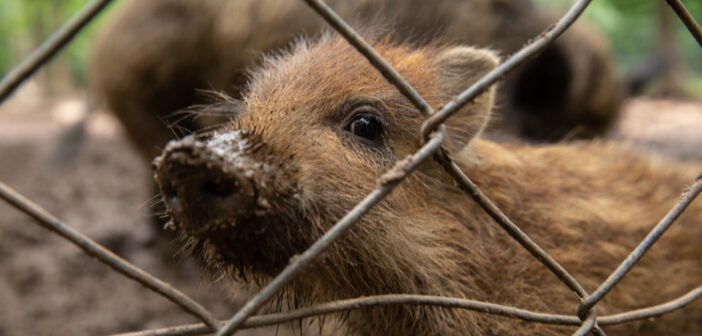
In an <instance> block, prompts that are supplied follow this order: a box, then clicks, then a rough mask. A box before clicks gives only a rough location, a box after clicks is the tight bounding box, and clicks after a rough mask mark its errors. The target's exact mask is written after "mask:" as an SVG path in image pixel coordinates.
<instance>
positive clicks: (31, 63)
mask: <svg viewBox="0 0 702 336" xmlns="http://www.w3.org/2000/svg"><path fill="white" fill-rule="evenodd" d="M110 2H112V0H93V1H92V2H90V3H89V4H87V5H85V6H84V7H83V8H81V10H80V11H79V12H78V14H76V15H75V16H74V17H72V18H71V19H70V20H68V22H66V23H65V24H64V25H63V26H61V27H60V28H59V29H58V30H56V32H55V33H53V34H52V35H51V36H50V37H49V38H48V39H47V40H46V41H45V42H44V43H42V44H41V45H40V46H39V47H38V48H37V49H36V50H34V51H33V52H32V53H31V54H29V56H27V57H26V58H24V60H23V61H22V62H21V63H20V64H19V65H17V66H15V67H14V68H13V69H12V70H11V71H10V72H9V73H8V74H7V75H5V77H3V78H2V80H0V104H1V103H2V102H3V101H5V99H7V98H8V97H9V96H10V94H12V92H13V91H14V90H15V89H16V88H18V87H19V86H20V84H22V82H23V81H24V80H25V79H27V78H29V77H30V76H31V75H32V74H33V73H34V72H35V71H37V69H39V68H40V67H41V66H42V65H44V64H45V63H46V62H47V61H48V60H50V59H51V58H52V57H53V56H54V55H56V53H58V52H59V51H60V50H61V49H62V48H63V47H64V46H66V45H67V44H68V43H69V42H71V40H72V39H73V37H75V36H76V34H78V33H79V32H80V31H81V30H82V29H83V28H84V27H85V26H86V25H87V24H88V23H90V21H91V20H92V19H93V18H95V16H96V15H98V14H99V13H100V12H101V11H102V10H103V9H104V8H105V7H106V6H107V5H108V4H110Z"/></svg>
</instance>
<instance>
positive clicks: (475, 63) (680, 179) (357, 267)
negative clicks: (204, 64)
mask: <svg viewBox="0 0 702 336" xmlns="http://www.w3.org/2000/svg"><path fill="white" fill-rule="evenodd" d="M374 41H375V42H374V46H375V48H376V49H377V50H378V51H379V52H380V54H382V55H383V56H384V57H385V58H386V59H387V60H388V61H389V62H390V63H391V64H392V65H393V66H394V67H395V68H396V69H397V70H398V71H399V72H400V73H401V74H402V75H403V76H404V77H405V78H406V79H407V80H408V81H409V82H410V83H411V84H412V85H414V86H415V87H416V88H417V90H418V91H419V92H420V93H421V94H422V95H423V96H424V97H425V98H426V99H427V100H428V102H429V103H430V104H431V105H432V106H434V107H438V106H441V105H442V104H445V103H446V102H447V101H448V100H449V99H450V98H451V94H452V92H456V91H460V90H461V89H463V88H464V87H467V86H469V85H470V84H471V83H472V82H473V81H475V80H476V79H477V78H479V77H480V76H481V75H482V74H483V73H485V72H486V71H488V70H489V69H491V68H493V67H494V66H495V65H496V58H495V57H494V56H492V53H491V52H488V51H485V50H480V49H473V48H467V47H457V48H447V47H441V46H431V47H424V48H413V47H408V46H406V45H402V44H395V43H392V42H391V41H390V40H389V39H387V38H385V39H375V40H374ZM251 79H252V81H251V83H250V84H249V86H248V88H247V89H246V90H245V91H244V94H243V104H242V103H235V101H234V100H225V101H223V102H222V103H220V104H219V105H218V106H217V107H216V109H218V110H226V109H227V106H229V108H230V111H231V112H232V116H231V117H232V119H233V120H232V122H231V123H229V124H228V125H227V126H224V127H223V128H221V129H219V130H218V131H217V132H215V133H213V134H204V135H201V136H199V137H198V138H197V139H195V138H192V137H191V138H187V139H185V140H182V141H180V142H173V143H171V144H170V145H169V146H168V147H167V149H166V151H165V152H164V153H163V154H162V156H161V157H160V158H159V159H157V161H156V165H157V180H158V181H159V183H160V184H161V185H162V188H163V190H164V194H165V195H166V198H167V201H168V202H169V204H170V205H169V206H170V209H169V211H170V212H171V214H172V215H174V220H175V222H176V224H177V225H178V226H179V227H181V228H183V229H184V231H185V232H187V233H189V235H190V236H191V237H192V238H193V239H194V240H196V241H197V242H198V243H201V244H202V245H203V246H204V248H205V254H206V256H207V257H208V260H209V262H211V263H212V264H213V265H214V266H215V268H218V269H220V270H225V271H228V274H230V275H231V276H233V277H234V278H237V279H239V281H242V280H243V281H244V282H246V283H248V284H249V285H252V286H254V287H258V286H259V285H261V284H262V283H265V282H267V281H269V280H270V277H271V276H272V275H273V274H275V273H277V272H278V271H280V270H281V269H282V267H283V266H285V264H287V261H288V260H289V258H290V257H291V256H293V255H294V254H296V253H300V252H301V251H303V250H304V249H305V248H306V246H308V245H309V244H310V243H311V242H312V241H314V240H315V239H317V238H319V236H320V235H321V234H322V232H324V231H326V230H328V229H329V228H330V226H331V225H332V224H333V223H335V222H336V221H337V220H338V219H339V218H341V216H343V215H344V214H345V213H346V212H347V211H349V210H350V209H351V208H352V207H353V206H354V205H355V204H357V203H358V202H359V201H360V200H361V199H363V198H364V197H365V195H367V194H368V193H369V192H370V191H372V190H373V189H374V188H375V187H376V186H377V182H376V181H377V179H378V178H379V177H380V176H381V175H382V174H383V172H385V171H386V170H387V169H389V168H390V167H392V166H393V164H394V163H395V162H396V161H398V160H400V159H402V158H404V157H406V156H407V155H409V154H411V153H414V152H415V151H416V150H417V149H418V148H419V146H420V139H419V136H418V133H419V127H420V125H421V123H422V117H421V116H420V114H419V113H418V112H417V110H416V109H415V108H414V107H413V106H412V105H411V104H410V103H409V102H408V101H407V100H406V99H405V98H403V97H402V96H401V95H400V94H399V93H398V92H397V90H396V89H395V88H394V87H393V86H391V85H390V84H388V83H387V82H386V81H385V80H384V79H383V78H382V77H381V76H380V75H379V73H378V71H377V70H375V69H373V68H372V66H371V65H370V64H369V63H368V62H367V61H366V60H365V59H363V58H362V57H361V56H360V55H359V54H358V53H357V52H356V51H355V50H353V48H351V47H350V46H349V45H348V44H347V43H346V42H345V41H343V40H342V39H340V38H334V37H330V36H325V37H323V38H322V39H321V41H320V42H319V43H315V44H312V43H309V42H307V41H304V40H303V41H300V42H299V43H297V44H296V46H295V47H294V48H293V50H292V51H290V52H283V53H281V54H279V55H277V56H272V57H267V58H265V59H264V61H263V66H262V68H261V69H260V70H256V71H254V72H253V73H252V74H251ZM447 93H448V94H447ZM492 96H493V92H492V91H490V92H487V93H484V94H483V95H482V96H480V97H479V98H478V100H476V101H475V102H473V103H471V104H469V105H467V107H465V108H464V109H463V110H462V111H460V112H459V113H458V114H457V115H455V116H454V117H453V118H451V119H449V121H448V125H447V126H448V128H449V139H448V142H447V143H446V145H447V146H448V148H449V149H450V150H451V151H452V152H453V157H454V159H455V160H456V162H457V164H458V165H459V166H460V167H461V168H462V169H463V170H464V171H465V173H466V174H467V175H468V176H470V177H471V178H472V179H474V180H475V181H476V183H477V184H478V185H479V186H480V187H481V188H482V189H483V190H484V191H485V192H486V193H487V195H488V196H489V197H491V198H492V199H493V200H494V201H495V202H496V204H497V205H498V206H499V207H500V208H501V209H503V210H504V211H505V212H506V214H507V215H508V216H510V217H511V218H512V219H513V220H514V221H515V222H516V223H517V224H518V225H519V226H520V227H521V228H522V229H524V230H525V231H526V232H527V233H528V234H529V235H530V236H531V237H533V238H534V240H535V241H537V242H538V243H539V244H541V245H542V246H543V247H544V248H545V249H546V250H547V251H548V252H549V253H551V255H552V256H554V258H555V259H556V260H558V261H559V262H560V263H562V265H563V266H564V267H565V268H566V269H568V270H569V271H571V272H572V273H573V275H574V276H575V277H576V278H577V279H578V280H579V281H581V283H582V284H583V286H584V287H585V288H586V289H587V290H588V291H592V290H594V289H595V288H596V287H597V285H598V284H599V283H600V282H602V281H603V280H604V279H605V278H606V276H607V275H608V274H609V272H611V271H612V270H613V269H614V268H615V267H616V266H617V264H618V263H619V262H620V261H621V260H622V259H623V258H624V257H625V256H626V255H627V254H628V252H629V251H630V250H631V249H632V248H633V247H634V246H635V245H636V244H637V242H638V241H640V239H642V238H643V237H644V236H645V234H646V233H647V231H648V230H649V229H650V228H651V227H652V226H653V225H654V224H655V223H656V222H657V221H658V220H659V219H660V218H662V217H663V215H664V214H665V213H666V211H667V210H668V209H670V207H671V206H672V205H673V204H674V203H675V201H676V200H677V198H678V195H679V193H680V192H681V190H682V189H683V187H684V186H685V184H686V183H690V182H691V181H693V179H694V178H695V175H696V173H697V172H699V168H700V167H699V166H698V167H690V166H684V165H675V164H673V163H670V162H663V161H661V160H659V159H651V158H646V157H643V156H641V155H639V154H636V153H634V152H633V151H632V150H630V149H628V148H627V147H625V146H623V145H619V144H614V143H609V142H603V141H595V142H588V143H585V142H579V143H573V144H569V145H550V146H536V147H529V146H524V145H519V144H497V143H494V142H491V141H489V140H486V139H483V138H481V136H480V131H481V130H482V128H483V127H484V126H485V123H486V122H487V119H488V118H487V116H488V115H489V113H490V110H491V109H492V104H493V102H492ZM358 103H361V104H367V105H369V106H373V109H375V111H376V112H378V113H379V114H380V115H381V117H380V118H381V119H383V120H384V123H385V125H386V127H385V131H384V133H383V136H382V140H381V141H380V142H379V143H369V142H366V141H365V140H362V139H360V138H358V137H356V136H355V135H353V134H351V133H350V132H348V131H346V130H345V129H344V125H346V123H347V122H348V118H349V117H350V115H349V113H352V111H354V108H353V106H355V105H356V104H358ZM205 110H207V107H205ZM228 132H229V133H228ZM231 132H235V133H231ZM227 134H230V135H231V134H236V137H234V139H235V141H234V140H232V141H230V142H227V141H224V140H223V139H225V138H226V136H227ZM213 142H214V143H217V144H220V145H221V144H226V146H228V147H227V148H229V150H228V151H226V153H225V154H221V153H220V154H216V151H214V150H212V149H208V148H209V147H208V146H210V145H208V144H212V143H213ZM242 144H244V145H242ZM236 146H240V147H236ZM217 148H220V147H217ZM237 148H238V149H237ZM460 148H463V149H462V150H460V151H459V150H458V149H460ZM203 153H205V154H203ZM222 155H224V156H222ZM226 155H232V156H231V157H230V159H228V160H227V159H225V158H226V157H227V156H226ZM231 178H235V179H236V180H237V181H238V182H237V184H236V185H237V186H238V188H243V187H242V185H249V186H250V187H251V188H253V189H255V190H256V192H255V193H254V195H256V196H255V199H248V198H247V199H246V200H245V201H243V200H242V199H240V198H237V199H236V200H235V202H233V203H226V202H227V201H221V203H220V201H216V202H214V203H212V200H211V199H208V198H207V197H206V196H204V195H203V194H202V189H201V184H202V183H204V182H213V181H214V183H225V182H222V181H226V180H227V179H231ZM203 179H204V180H203ZM243 189H246V188H243ZM247 190H249V189H247ZM231 197H243V196H241V195H239V194H237V193H235V194H234V196H231ZM252 197H254V196H252ZM237 204H238V205H239V206H237ZM205 205H206V206H205ZM213 206H214V208H213ZM213 209H219V210H216V211H213ZM701 237H702V203H700V202H699V201H698V202H697V203H695V204H693V205H692V206H691V207H690V209H688V211H687V212H686V213H685V214H684V215H683V216H682V217H681V218H680V219H679V220H678V222H677V223H676V224H675V225H674V226H673V227H672V228H671V229H670V231H669V232H667V233H666V234H665V235H664V236H663V237H662V239H661V240H660V241H659V242H658V243H657V244H656V246H654V247H653V249H652V250H651V251H649V252H648V254H647V255H646V256H645V257H644V258H643V260H642V261H641V262H640V264H639V265H637V266H636V267H635V268H634V269H633V270H632V271H631V273H630V274H629V275H628V276H627V277H626V278H625V279H624V280H623V282H622V283H620V284H619V285H617V286H616V287H615V288H614V289H613V290H612V292H611V293H610V294H609V295H607V297H606V298H605V299H604V300H603V301H602V302H601V303H600V304H598V306H597V308H598V312H599V314H600V315H605V314H612V313H617V312H622V311H626V310H630V309H635V308H640V307H644V306H648V305H653V304H658V303H661V302H663V301H666V300H669V299H672V298H675V297H677V296H679V295H681V294H683V293H685V292H686V291H687V290H690V289H691V288H693V287H695V286H697V285H699V284H700V282H701V281H702V268H701V267H700V266H701V265H700V260H701V259H700V256H701V255H702V246H701V245H700V244H698V241H699V239H700V238H701ZM286 293H287V295H286V297H287V299H288V301H289V302H292V303H307V304H309V303H314V302H323V301H329V300H336V299H346V298H353V297H358V296H367V295H374V294H389V293H413V294H433V295H445V296H452V297H459V298H470V299H476V300H484V301H489V302H495V303H501V304H507V305H513V306H516V307H520V308H525V309H531V310H536V311H541V312H552V313H561V314H574V313H575V310H576V307H577V300H576V298H575V297H574V295H573V294H572V293H571V292H570V291H569V290H568V289H567V288H566V287H565V286H564V285H563V284H561V283H560V282H559V281H558V280H557V279H556V278H555V277H554V276H553V275H552V274H551V273H550V272H549V271H548V270H546V268H545V267H544V266H543V265H541V264H540V263H539V262H538V261H537V260H535V259H534V258H533V257H532V256H530V255H529V254H528V253H527V252H525V251H524V250H523V249H522V248H521V247H520V246H518V244H517V243H516V242H514V241H513V240H512V239H511V238H509V237H508V236H507V235H506V234H505V233H504V232H503V231H502V230H501V229H500V228H499V227H498V226H497V225H496V224H495V223H494V222H493V221H492V220H490V218H489V217H488V216H487V215H486V214H485V213H484V211H483V210H482V209H481V208H480V207H479V206H478V205H476V204H475V203H474V202H473V201H471V200H470V199H469V197H468V196H466V195H465V194H464V193H463V192H461V191H460V190H459V189H458V188H457V187H456V186H455V184H454V182H453V181H452V180H451V179H450V177H449V176H447V174H446V173H445V172H444V171H443V170H442V168H441V167H440V166H439V165H438V164H437V163H436V162H434V161H432V160H428V161H426V162H424V163H423V164H422V165H421V166H420V167H419V169H418V170H417V171H416V172H415V173H414V174H412V175H411V176H410V177H409V178H408V179H407V180H406V181H404V182H403V183H402V184H400V185H399V186H398V187H397V188H396V189H395V190H394V191H393V192H392V193H391V194H390V195H389V196H388V197H386V198H385V199H384V200H383V201H382V202H381V203H380V204H378V205H377V206H376V207H374V208H373V209H372V210H371V211H370V212H369V213H368V214H366V215H365V216H364V217H363V218H362V219H361V220H360V221H359V222H358V223H357V224H356V226H355V227H354V228H353V229H352V230H351V231H350V232H349V233H348V234H346V235H345V236H344V237H343V238H342V239H340V240H339V241H337V242H336V243H335V244H334V245H332V246H331V247H330V249H329V250H328V251H326V252H325V253H324V254H323V255H322V256H321V258H320V259H319V260H317V261H316V262H315V263H314V264H313V265H312V266H309V267H308V269H306V270H305V271H304V272H303V273H302V274H301V275H300V276H299V277H298V278H297V279H295V280H294V281H293V283H292V284H291V285H290V286H289V287H287V288H286ZM345 325H346V326H347V328H348V329H349V331H351V332H352V333H354V334H360V335H453V334H460V335H514V334H520V335H559V334H564V333H569V332H572V331H573V328H570V327H554V326H547V325H540V324H532V323H526V322H520V321H516V320H512V319H508V318H501V317H495V316H490V315H485V314H477V313H472V312H469V311H465V310H459V309H442V308H429V307H412V306H397V307H384V308H372V309H363V310H360V311H352V312H349V313H348V316H347V319H346V324H345ZM605 330H606V331H609V332H611V333H613V334H616V335H644V334H645V335H661V334H666V335H673V334H675V335H692V334H699V333H701V332H702V305H701V304H700V303H699V302H697V303H694V304H691V305H690V306H688V307H687V308H685V309H683V310H681V311H678V312H675V313H671V314H668V315H666V316H664V317H661V318H656V319H650V320H646V321H643V322H635V323H628V324H626V325H623V326H618V327H606V328H605Z"/></svg>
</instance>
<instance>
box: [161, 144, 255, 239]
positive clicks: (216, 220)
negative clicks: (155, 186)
mask: <svg viewBox="0 0 702 336" xmlns="http://www.w3.org/2000/svg"><path fill="white" fill-rule="evenodd" d="M230 133H232V132H230ZM227 139H229V141H222V135H221V134H220V135H219V137H212V138H210V139H208V140H201V139H196V138H195V137H194V136H188V137H186V138H183V139H182V140H178V141H171V142H170V143H169V144H168V146H166V149H165V150H164V151H163V154H161V156H159V157H158V158H157V159H156V160H155V161H154V169H155V173H156V180H157V182H158V183H159V185H160V187H161V192H162V194H163V198H164V201H165V203H166V206H167V209H168V212H169V214H170V215H171V217H172V218H173V220H174V224H176V225H177V226H179V227H181V228H182V229H184V230H185V231H187V232H188V233H189V234H191V235H196V236H201V235H207V234H210V233H214V232H217V231H219V230H222V229H228V228H233V227H234V226H235V225H236V219H237V218H242V217H245V216H246V215H247V213H248V211H249V210H250V209H251V208H252V205H253V203H254V202H255V200H256V190H255V188H254V183H253V181H252V175H253V173H252V172H253V170H254V168H255V167H253V166H252V165H251V164H250V163H248V162H245V161H246V160H244V158H245V157H244V154H243V153H242V150H243V147H242V144H243V143H244V141H243V140H241V139H240V138H239V135H238V133H236V134H229V135H228V138H227Z"/></svg>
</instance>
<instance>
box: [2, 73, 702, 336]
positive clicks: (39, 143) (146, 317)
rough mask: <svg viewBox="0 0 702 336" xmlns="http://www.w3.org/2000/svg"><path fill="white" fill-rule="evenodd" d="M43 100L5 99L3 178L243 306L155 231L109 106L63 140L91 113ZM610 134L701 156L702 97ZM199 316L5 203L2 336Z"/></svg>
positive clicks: (150, 266)
mask: <svg viewBox="0 0 702 336" xmlns="http://www.w3.org/2000/svg"><path fill="white" fill-rule="evenodd" d="M38 97H39V95H38V94H37V93H36V88H35V87H33V86H32V85H31V83H30V85H29V86H27V87H25V88H23V90H22V91H21V92H19V93H18V94H16V95H15V96H14V97H13V98H12V99H11V100H10V101H9V102H8V103H6V104H5V105H3V106H0V181H3V182H5V183H7V184H9V185H10V186H12V187H13V188H16V189H17V190H18V191H19V192H21V193H23V194H24V195H26V196H28V197H29V198H31V199H33V200H34V201H36V202H37V203H39V204H40V205H41V206H43V207H45V208H46V209H48V210H49V211H51V212H52V213H54V214H55V215H57V216H58V217H59V218H60V219H62V220H63V221H65V222H66V223H68V224H69V225H71V226H72V227H74V228H76V229H78V230H80V231H81V232H83V233H84V234H86V235H88V236H89V237H91V238H93V239H94V240H96V241H98V242H100V243H101V244H103V245H105V246H107V247H108V248H110V249H111V250H113V251H114V252H116V253H117V254H119V255H120V256H122V257H124V258H126V259H127V260H129V261H131V262H133V263H135V264H136V265H138V266H140V267H142V268H144V269H145V270H147V271H149V272H151V273H152V274H155V275H157V276H158V277H160V278H161V279H163V280H165V281H167V282H169V283H171V284H172V285H173V286H175V287H177V288H179V289H181V290H182V291H184V292H185V293H187V294H188V295H191V296H192V297H194V298H195V299H196V300H198V301H199V302H201V303H202V304H203V305H204V306H206V307H207V308H209V309H211V310H212V311H213V312H214V313H215V314H216V315H217V316H218V317H220V318H227V317H228V316H230V315H231V314H232V313H233V312H235V311H236V309H237V308H238V307H239V306H240V304H241V302H242V298H243V297H246V296H247V295H250V293H243V294H241V293H240V294H237V295H234V296H231V295H229V294H228V292H227V290H225V289H224V288H223V286H222V285H221V284H217V283H215V284H214V285H213V284H212V283H213V281H212V279H211V278H210V277H209V276H207V275H203V274H202V272H201V270H200V267H199V265H198V263H197V262H194V261H193V260H192V259H191V258H190V257H188V256H174V255H175V254H176V249H177V247H178V246H179V245H178V244H177V243H175V242H169V241H168V240H167V239H166V240H164V239H159V238H158V236H157V234H156V233H154V231H153V230H152V228H153V225H151V220H150V215H149V213H150V212H151V211H152V210H151V208H150V206H149V205H150V204H151V203H152V202H151V196H152V195H150V193H151V190H150V185H151V184H150V175H151V174H150V172H149V170H148V167H147V166H146V165H145V164H144V163H143V162H141V161H140V158H139V157H138V156H137V155H136V154H135V152H134V151H133V150H132V149H131V148H130V147H129V145H128V144H127V143H126V141H125V138H124V134H123V131H122V130H121V129H120V126H119V124H117V123H116V122H115V120H114V119H113V118H112V117H111V116H110V115H109V114H108V113H105V112H104V111H97V112H94V113H91V114H89V116H88V117H87V122H86V123H85V133H84V136H85V138H84V141H82V142H81V145H80V146H65V145H64V143H63V142H65V141H66V140H68V139H70V137H66V134H70V133H67V130H68V129H70V128H71V127H73V125H75V121H76V120H79V119H81V118H84V112H85V110H86V109H87V107H86V103H85V99H83V97H81V95H76V96H74V97H64V98H62V99H39V98H38ZM74 133H75V132H74ZM611 137H612V138H615V139H618V141H627V142H631V143H633V144H635V145H636V146H637V147H638V148H641V149H642V150H645V151H648V152H651V153H654V154H652V155H659V154H662V155H664V156H668V157H671V158H674V159H685V160H702V103H694V102H676V101H665V100H647V99H636V100H632V101H630V102H629V103H628V104H627V106H626V109H625V111H624V114H623V117H622V119H621V122H620V124H619V125H618V126H617V128H616V129H615V130H613V131H612V132H611ZM69 143H70V141H69ZM701 167H702V165H701ZM701 169H702V168H701ZM227 297H231V299H227ZM193 322H196V321H195V319H194V318H192V317H190V316H189V315H187V314H185V313H183V312H182V311H180V310H179V309H178V308H177V307H175V306H174V305H173V304H171V303H170V302H168V301H166V300H165V299H163V298H161V297H160V296H158V295H156V294H153V293H151V292H150V291H149V290H147V289H145V288H143V287H141V286H140V285H138V284H136V283H134V282H133V281H131V280H128V279H126V278H123V277H122V276H120V275H119V274H117V273H115V272H113V271H111V270H109V269H108V268H107V267H105V266H104V265H102V264H100V263H98V262H97V261H95V260H93V259H92V258H90V257H88V256H86V255H85V254H84V253H82V252H81V251H80V250H78V249H77V248H76V247H75V246H73V245H71V244H70V243H68V242H67V241H65V240H63V239H61V238H60V237H58V236H56V235H54V234H52V233H50V232H48V231H46V230H44V229H42V228H41V227H39V226H37V225H36V224H34V223H33V222H32V221H31V220H29V219H28V218H27V217H26V216H24V215H22V214H20V213H18V212H17V211H15V210H14V209H12V208H10V207H9V206H7V205H5V204H2V203H1V202H0V336H11V335H102V334H112V333H120V332H127V331H136V330H142V329H148V328H158V327H164V326H171V325H177V324H184V323H193ZM313 329H315V330H316V328H313ZM276 332H278V333H279V334H280V335H288V334H290V329H289V328H288V327H286V326H284V327H281V328H280V330H278V329H277V328H275V327H272V328H267V329H258V330H254V331H247V332H242V333H241V335H269V334H275V333H276ZM310 332H311V333H313V331H310ZM294 334H298V333H297V332H295V333H294Z"/></svg>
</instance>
